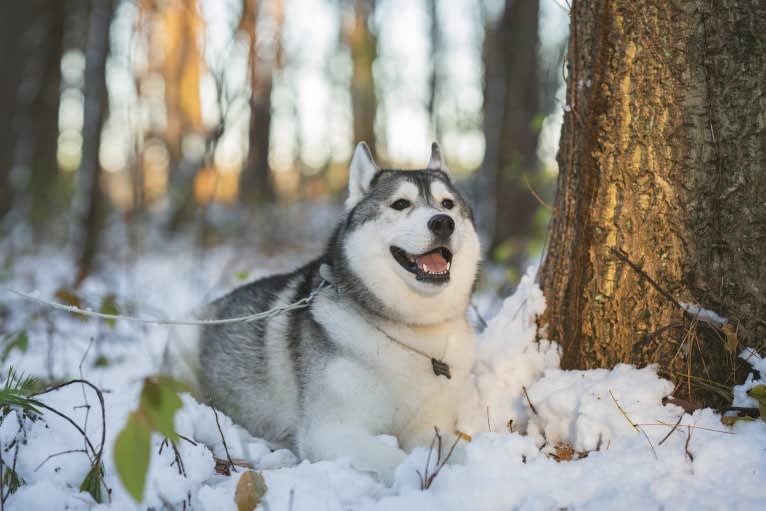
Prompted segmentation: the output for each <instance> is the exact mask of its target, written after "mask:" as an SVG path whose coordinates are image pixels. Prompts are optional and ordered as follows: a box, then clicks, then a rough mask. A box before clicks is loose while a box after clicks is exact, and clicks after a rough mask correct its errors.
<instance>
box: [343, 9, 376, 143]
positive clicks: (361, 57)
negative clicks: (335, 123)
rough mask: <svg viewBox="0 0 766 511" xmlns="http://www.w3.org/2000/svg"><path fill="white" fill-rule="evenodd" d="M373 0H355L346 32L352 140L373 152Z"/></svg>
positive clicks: (374, 106) (374, 105) (374, 101)
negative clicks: (348, 53) (349, 70)
mask: <svg viewBox="0 0 766 511" xmlns="http://www.w3.org/2000/svg"><path fill="white" fill-rule="evenodd" d="M374 5H375V2H374V0H354V24H353V26H352V27H351V30H350V31H349V34H348V40H349V46H350V48H351V68H352V72H351V104H352V108H353V116H354V143H358V142H362V141H365V142H367V145H368V146H369V147H370V149H371V150H372V151H373V153H374V152H375V150H376V148H375V113H376V110H377V104H378V103H377V97H376V95H375V80H374V77H373V73H372V64H373V62H375V57H376V54H377V41H376V37H375V35H374V34H373V33H372V32H371V31H370V27H369V23H370V18H371V16H372V13H373V12H374V10H375V8H374Z"/></svg>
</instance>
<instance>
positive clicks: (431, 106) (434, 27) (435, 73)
mask: <svg viewBox="0 0 766 511" xmlns="http://www.w3.org/2000/svg"><path fill="white" fill-rule="evenodd" d="M428 17H429V18H431V32H430V37H429V38H430V43H431V76H430V77H429V79H428V103H427V105H426V109H427V110H428V118H429V119H430V120H431V129H432V130H433V136H434V139H435V140H439V138H440V137H439V135H440V133H441V131H440V130H439V119H438V117H437V114H436V94H437V88H438V86H439V81H440V80H439V76H440V75H441V58H440V56H441V52H442V36H441V30H440V29H439V28H440V26H439V6H438V0H428Z"/></svg>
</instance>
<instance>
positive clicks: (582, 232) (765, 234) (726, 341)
mask: <svg viewBox="0 0 766 511" xmlns="http://www.w3.org/2000/svg"><path fill="white" fill-rule="evenodd" d="M570 16H571V23H570V34H571V35H570V42H569V50H568V77H567V103H568V106H567V108H568V111H567V112H566V115H565V119H564V126H563V128H562V137H561V146H560V151H559V155H558V163H559V169H560V171H559V180H558V188H559V189H558V194H557V197H556V203H555V207H556V210H555V212H554V216H553V221H552V223H551V231H550V243H549V247H548V252H547V256H546V259H545V263H544V266H543V268H542V272H541V284H542V287H543V290H544V292H545V294H546V298H547V300H548V309H547V311H546V314H545V317H544V318H543V321H542V323H543V324H546V325H547V335H548V336H549V337H550V338H552V339H556V340H558V341H559V342H560V343H561V345H562V347H563V360H562V364H563V365H564V366H565V367H580V368H590V367H609V366H613V365H614V364H616V363H618V362H629V363H634V364H637V365H645V364H649V363H657V364H659V366H660V369H661V371H662V372H663V374H665V375H667V376H669V377H671V378H672V379H674V380H675V381H676V382H677V383H678V384H679V387H678V393H679V394H683V395H686V396H687V397H692V398H696V399H703V400H706V401H710V400H711V398H712V397H713V396H714V395H717V396H719V397H720V398H725V397H726V391H725V387H726V386H729V387H730V386H731V384H732V383H734V381H735V379H736V369H737V366H738V359H737V358H736V354H737V353H738V350H740V349H741V348H742V346H743V345H751V346H754V345H756V343H759V342H760V343H762V342H763V339H764V334H766V322H765V320H766V294H765V292H766V271H764V269H763V268H762V265H761V264H760V260H762V257H761V254H763V253H764V250H766V203H764V201H763V197H764V194H765V193H766V173H765V172H764V170H766V169H764V161H763V155H764V154H766V134H764V130H765V129H766V122H764V119H766V114H765V112H766V103H765V102H764V94H763V87H764V83H766V39H765V34H766V27H765V26H764V23H765V20H766V4H764V3H763V2H753V1H749V0H740V1H728V2H723V0H720V1H719V0H713V1H711V2H707V1H706V2H697V1H691V0H686V1H675V2H666V1H660V0H640V1H633V2H621V1H617V0H600V1H596V2H582V1H578V2H574V3H573V5H572V10H571V13H570ZM684 303H690V304H697V305H699V306H701V307H703V308H705V309H709V310H712V311H714V312H716V313H717V314H719V315H721V316H724V317H726V318H727V319H728V324H727V325H720V324H712V323H709V322H706V321H704V320H703V319H701V318H700V317H699V316H698V315H696V314H694V313H690V312H688V311H686V310H684V307H683V304H684Z"/></svg>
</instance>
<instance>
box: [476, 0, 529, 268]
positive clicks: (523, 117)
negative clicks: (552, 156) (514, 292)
mask: <svg viewBox="0 0 766 511" xmlns="http://www.w3.org/2000/svg"><path fill="white" fill-rule="evenodd" d="M538 4H539V2H538V0H525V1H523V2H516V1H512V0H507V1H506V2H505V9H504V11H503V14H502V16H501V18H500V20H499V21H498V23H497V24H496V25H495V26H494V27H491V28H489V29H488V31H487V34H486V39H485V47H484V69H485V71H484V72H485V95H484V97H485V104H484V112H485V121H484V132H485V139H486V150H485V154H484V161H483V162H482V166H481V170H480V173H479V176H478V180H479V183H478V184H479V187H480V188H481V191H480V197H482V201H481V202H483V203H484V205H483V206H480V207H479V211H478V212H477V213H478V216H479V219H480V223H481V225H482V228H483V231H484V234H485V236H486V237H487V238H488V239H489V240H491V241H490V244H489V249H490V250H492V251H493V252H494V255H495V257H496V258H498V259H499V260H501V261H503V262H504V263H506V264H508V265H509V267H511V268H512V269H513V270H516V271H518V270H519V269H520V267H521V265H522V264H524V262H525V260H526V258H527V257H528V254H527V253H526V251H525V247H526V246H527V244H528V241H529V238H530V235H531V232H532V227H533V218H534V215H535V212H536V211H537V209H538V206H539V204H538V202H537V200H536V199H535V197H534V195H533V194H532V193H530V190H529V185H528V182H529V181H530V180H532V179H533V176H534V175H535V174H537V173H538V172H539V170H540V165H539V161H538V158H537V142H538V135H539V132H540V120H541V119H542V112H541V110H542V105H541V101H540V83H539V80H538V78H539V71H538V67H539V61H538V45H539V44H538V39H539V38H538V32H537V31H538V28H537V27H538V14H539V5H538Z"/></svg>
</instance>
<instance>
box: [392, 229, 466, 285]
mask: <svg viewBox="0 0 766 511" xmlns="http://www.w3.org/2000/svg"><path fill="white" fill-rule="evenodd" d="M437 216H438V215H437ZM443 216H446V215H443ZM447 218H449V217H447ZM450 220H452V219H451V218H450ZM453 229H454V223H453ZM391 255H393V256H394V259H395V260H396V262H397V263H399V265H400V266H401V267H402V268H404V269H405V270H407V271H408V272H410V273H412V274H413V275H414V276H415V278H416V279H417V280H420V281H424V282H432V283H434V284H442V283H445V282H448V281H449V276H450V267H451V266H452V252H450V251H449V249H447V248H446V247H436V248H435V249H433V250H429V251H428V252H425V253H423V254H420V255H417V254H410V253H409V252H407V251H405V250H403V249H401V248H399V247H395V246H392V247H391Z"/></svg>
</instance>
